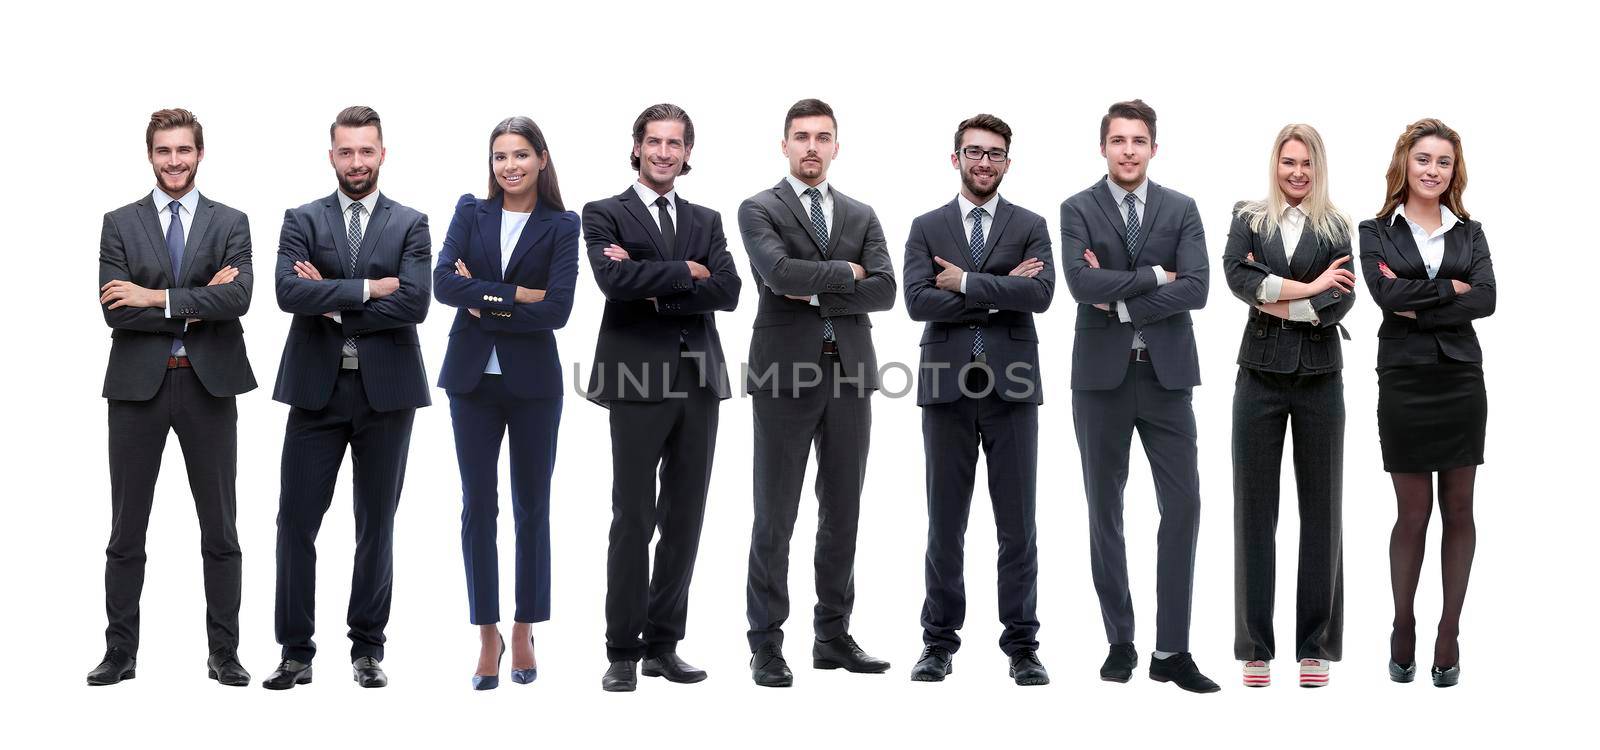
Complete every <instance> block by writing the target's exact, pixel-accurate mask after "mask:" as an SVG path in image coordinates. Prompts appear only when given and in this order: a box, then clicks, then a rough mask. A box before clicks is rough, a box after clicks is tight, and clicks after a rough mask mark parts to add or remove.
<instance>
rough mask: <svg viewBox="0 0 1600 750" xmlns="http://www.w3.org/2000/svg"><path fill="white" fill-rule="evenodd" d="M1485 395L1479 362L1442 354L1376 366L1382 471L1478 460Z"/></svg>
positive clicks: (1469, 463) (1480, 458)
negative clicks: (1424, 361) (1421, 361)
mask: <svg viewBox="0 0 1600 750" xmlns="http://www.w3.org/2000/svg"><path fill="white" fill-rule="evenodd" d="M1488 419H1489V398H1488V396H1487V395H1486V394H1485V392H1484V388H1483V367H1482V366H1481V365H1479V364H1478V363H1476V362H1457V361H1455V360H1450V359H1444V360H1443V361H1440V362H1438V363H1436V364H1431V365H1410V366H1405V367H1379V368H1378V440H1379V442H1380V443H1382V445H1383V470H1384V471H1388V472H1402V473H1422V472H1429V471H1441V470H1444V469H1453V468H1456V467H1458V466H1477V465H1479V464H1481V463H1483V431H1484V424H1485V423H1486V422H1487V421H1488Z"/></svg>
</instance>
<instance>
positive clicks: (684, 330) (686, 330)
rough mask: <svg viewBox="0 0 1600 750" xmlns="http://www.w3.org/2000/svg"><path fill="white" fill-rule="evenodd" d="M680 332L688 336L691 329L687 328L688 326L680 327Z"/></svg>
mask: <svg viewBox="0 0 1600 750" xmlns="http://www.w3.org/2000/svg"><path fill="white" fill-rule="evenodd" d="M678 333H681V334H683V335H685V336H688V335H689V329H687V328H679V329H678Z"/></svg>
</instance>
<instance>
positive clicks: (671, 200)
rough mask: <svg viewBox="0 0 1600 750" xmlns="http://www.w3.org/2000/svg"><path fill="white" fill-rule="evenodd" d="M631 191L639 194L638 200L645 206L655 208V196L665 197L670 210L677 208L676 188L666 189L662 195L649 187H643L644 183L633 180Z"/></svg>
mask: <svg viewBox="0 0 1600 750" xmlns="http://www.w3.org/2000/svg"><path fill="white" fill-rule="evenodd" d="M633 193H634V195H637V196H639V200H640V201H643V202H644V205H645V208H655V205H656V199H657V198H666V199H667V208H668V209H669V210H672V211H677V210H678V189H677V188H673V189H671V190H668V191H667V193H666V195H662V194H660V193H657V192H656V191H654V190H651V189H650V188H647V187H645V186H644V183H642V182H639V181H638V180H635V181H634V183H633Z"/></svg>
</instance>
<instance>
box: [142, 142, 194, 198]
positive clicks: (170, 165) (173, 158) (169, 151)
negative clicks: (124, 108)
mask: <svg viewBox="0 0 1600 750" xmlns="http://www.w3.org/2000/svg"><path fill="white" fill-rule="evenodd" d="M149 156H150V168H151V169H152V170H153V171H154V172H155V174H156V187H159V188H161V191H162V192H164V193H166V194H167V195H169V196H172V197H173V198H178V197H181V196H182V195H183V194H184V193H187V192H189V189H190V188H192V187H194V177H195V173H196V172H199V171H200V159H201V158H203V157H204V156H205V151H204V150H203V149H201V148H199V147H197V146H195V143H194V131H193V130H192V129H190V128H187V127H182V128H168V129H166V130H157V131H156V132H155V133H154V134H152V136H151V141H150V154H149Z"/></svg>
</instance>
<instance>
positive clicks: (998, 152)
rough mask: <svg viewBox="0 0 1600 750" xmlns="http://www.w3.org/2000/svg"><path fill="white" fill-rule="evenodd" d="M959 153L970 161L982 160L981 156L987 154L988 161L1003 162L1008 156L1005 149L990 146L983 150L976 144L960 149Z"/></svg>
mask: <svg viewBox="0 0 1600 750" xmlns="http://www.w3.org/2000/svg"><path fill="white" fill-rule="evenodd" d="M961 155H962V156H965V157H967V158H968V159H971V160H972V161H983V157H985V156H987V157H989V161H992V162H996V163H998V162H1003V161H1005V160H1006V159H1008V158H1010V154H1007V153H1006V151H1005V149H1001V148H991V149H989V150H987V151H985V150H983V149H981V148H978V147H977V146H968V147H966V148H964V149H961Z"/></svg>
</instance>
